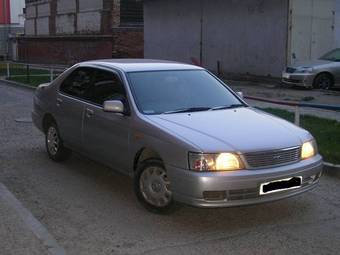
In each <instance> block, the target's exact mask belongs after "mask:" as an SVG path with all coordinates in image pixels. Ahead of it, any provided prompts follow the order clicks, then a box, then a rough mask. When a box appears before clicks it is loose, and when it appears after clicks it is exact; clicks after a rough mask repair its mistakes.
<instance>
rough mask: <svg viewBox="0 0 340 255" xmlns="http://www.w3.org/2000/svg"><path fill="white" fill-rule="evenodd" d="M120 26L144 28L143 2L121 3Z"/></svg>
mask: <svg viewBox="0 0 340 255" xmlns="http://www.w3.org/2000/svg"><path fill="white" fill-rule="evenodd" d="M120 25H121V26H143V1H141V0H121V1H120Z"/></svg>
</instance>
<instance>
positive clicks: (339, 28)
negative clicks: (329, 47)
mask: <svg viewBox="0 0 340 255" xmlns="http://www.w3.org/2000/svg"><path fill="white" fill-rule="evenodd" d="M334 28H335V29H334V34H335V36H334V37H335V42H334V47H335V48H340V0H336V3H335V24H334Z"/></svg>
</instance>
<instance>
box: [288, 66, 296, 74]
mask: <svg viewBox="0 0 340 255" xmlns="http://www.w3.org/2000/svg"><path fill="white" fill-rule="evenodd" d="M295 71H296V69H295V68H292V67H287V68H286V72H287V73H295Z"/></svg>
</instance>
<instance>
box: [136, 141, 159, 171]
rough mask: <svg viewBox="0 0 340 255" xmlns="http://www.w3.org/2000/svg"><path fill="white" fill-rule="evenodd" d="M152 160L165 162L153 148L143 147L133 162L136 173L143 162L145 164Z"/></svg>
mask: <svg viewBox="0 0 340 255" xmlns="http://www.w3.org/2000/svg"><path fill="white" fill-rule="evenodd" d="M150 159H154V160H159V161H162V162H164V161H163V159H162V157H161V156H160V154H159V153H158V152H157V151H156V150H154V149H152V148H148V147H143V148H141V149H139V150H138V151H137V153H136V155H135V157H134V161H133V170H134V172H135V171H136V170H137V168H138V165H139V164H140V163H141V162H144V161H146V160H150Z"/></svg>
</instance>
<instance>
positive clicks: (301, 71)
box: [298, 67, 313, 73]
mask: <svg viewBox="0 0 340 255" xmlns="http://www.w3.org/2000/svg"><path fill="white" fill-rule="evenodd" d="M298 72H300V73H312V72H313V68H311V67H310V68H301V69H300V70H298Z"/></svg>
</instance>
